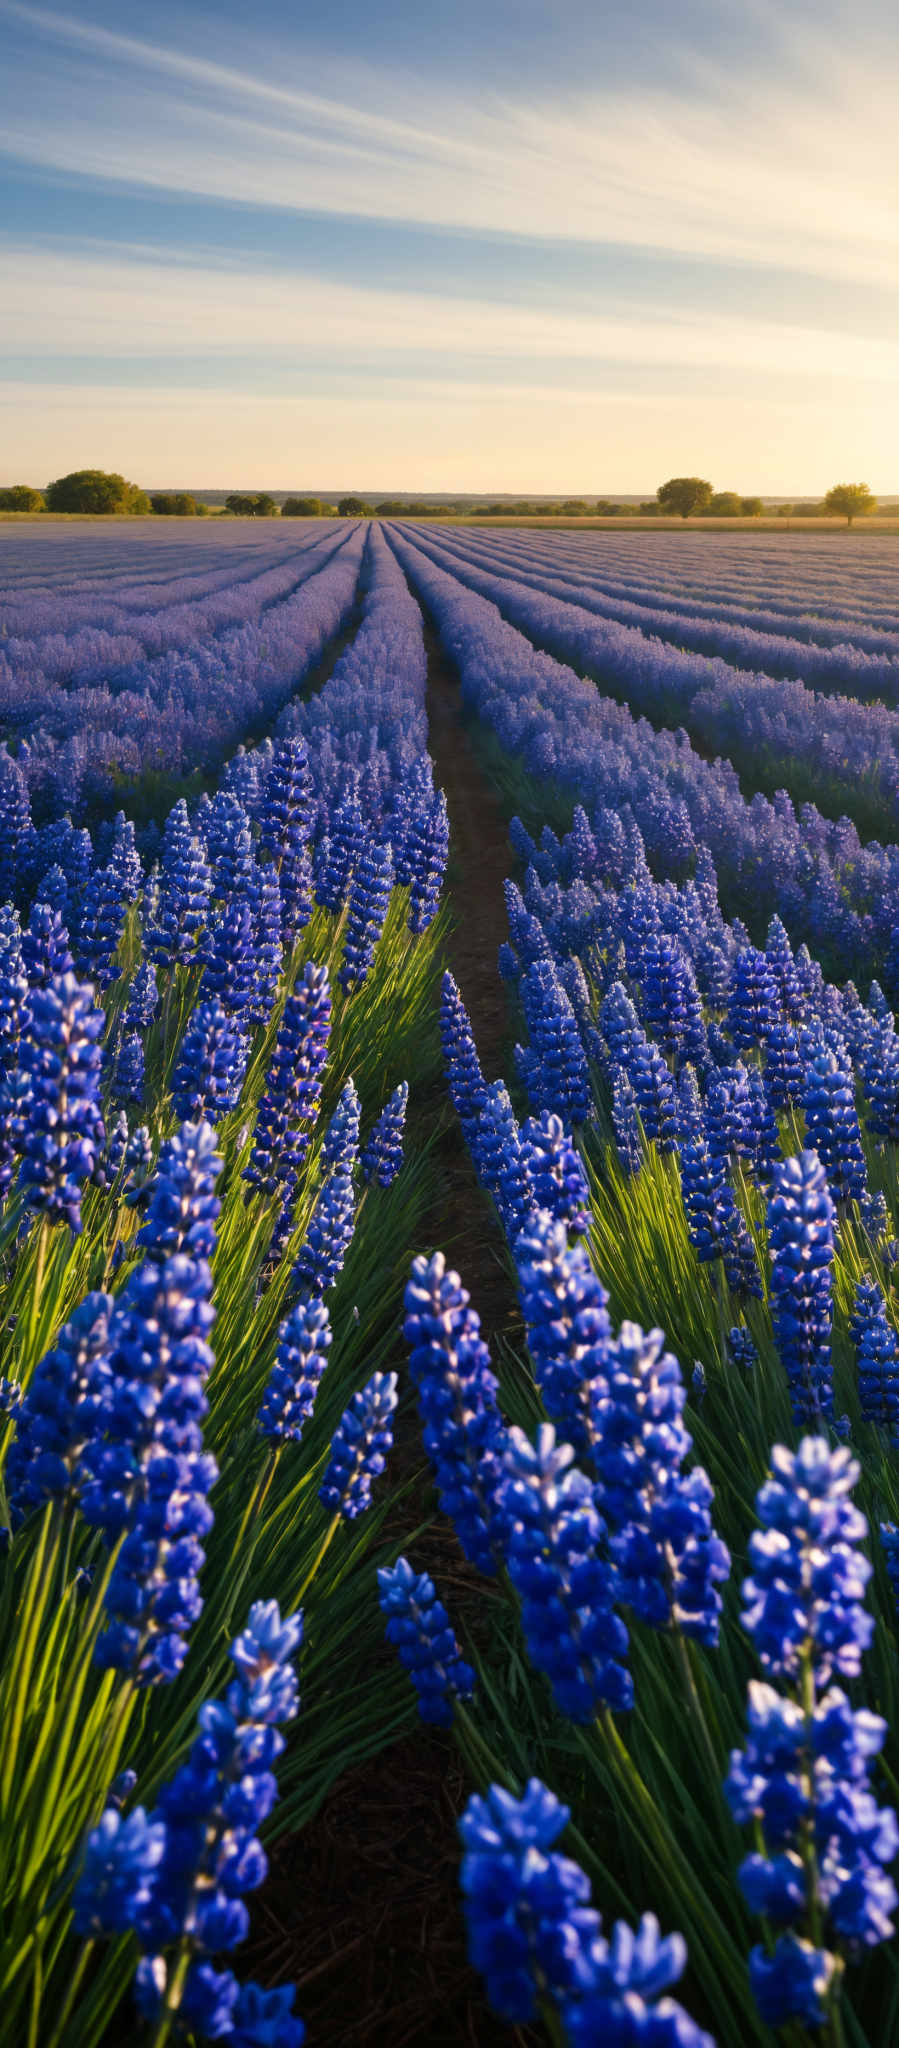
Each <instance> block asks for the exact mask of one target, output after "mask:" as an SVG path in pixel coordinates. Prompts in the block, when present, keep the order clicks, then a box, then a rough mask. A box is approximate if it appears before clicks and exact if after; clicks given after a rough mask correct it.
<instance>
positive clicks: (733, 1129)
mask: <svg viewBox="0 0 899 2048" xmlns="http://www.w3.org/2000/svg"><path fill="white" fill-rule="evenodd" d="M161 524H162V525H163V526H165V525H166V524H167V522H161ZM168 524H169V525H172V522H168ZM0 729H2V739H3V745H2V748H0V1203H2V1206H0V1293H2V1311H0V1317H2V1331H3V1354H4V1355H3V1361H2V1365H0V1373H2V1379H0V1444H2V1487H3V1501H2V1513H0V1524H2V1560H0V1572H2V1577H0V1630H2V1656H0V1694H2V1728H3V1742H2V1746H0V1814H2V1820H0V1864H2V1914H0V1996H2V2003H0V2013H2V2019H0V2041H3V2042H6V2041H8V2042H9V2043H10V2044H15V2048H19V2044H21V2048H107V2044H115V2043H118V2042H120V2041H124V2040H125V2039H126V2038H127V2039H129V2040H136V2039H142V2040H143V2041H145V2042H146V2043H147V2044H152V2048H164V2044H166V2043H169V2042H172V2043H174V2042H176V2041H187V2042H197V2043H199V2042H206V2041H227V2042H230V2043H231V2044H232V2048H299V2044H300V2043H301V2042H302V2041H303V2039H304V2038H305V2039H307V2040H308V2041H309V2042H310V2043H314V2042H316V2041H322V2042H324V2041H326V2040H327V2041H329V2042H340V2041H347V2042H355V2041H360V2042H362V2041H369V2042H371V2043H372V2044H379V2043H381V2042H386V2041H388V2040H390V2042H391V2044H392V2048H404V2044H411V2043H413V2042H425V2041H429V2042H432V2043H440V2042H444V2041H445V2042H447V2043H452V2042H454V2041H459V2042H462V2041H469V2040H470V2041H477V2042H481V2043H493V2042H501V2041H502V2040H505V2039H508V2040H509V2041H510V2042H513V2041H515V2040H517V2041H519V2042H521V2043H528V2044H534V2048H536V2044H540V2043H547V2042H548V2043H552V2044H555V2048H561V2044H563V2043H568V2044H571V2048H709V2044H710V2043H714V2042H717V2043H719V2044H720V2048H744V2044H752V2048H774V2044H776V2043H783V2044H784V2048H802V2044H805V2043H808V2044H811V2043H814V2042H823V2043H827V2044H830V2048H881V2044H885V2043H889V2042H892V2041H895V2040H896V2039H897V2038H899V1960H897V1952H896V1945H895V1934H894V1915H895V1910H896V1906H897V1904H899V1898H897V1892H896V1889H895V1885H894V1867H895V1864H896V1860H897V1856H899V1820H897V1809H899V1666H897V1634H899V1623H897V1603H899V1463H897V1459H899V1303H897V1296H896V1291H895V1285H894V1280H895V1275H896V1272H897V1269H899V1036H897V1033H896V1017H895V1012H894V1004H896V1003H897V1002H899V594H897V589H896V544H895V542H894V541H892V540H890V539H889V538H885V537H884V538H873V537H870V536H865V538H864V539H860V538H858V537H857V536H850V537H848V538H847V537H844V536H835V535H830V534H827V535H826V536H823V537H821V538H818V537H817V536H805V535H802V536H792V535H786V534H784V535H777V536H766V535H760V536H756V535H752V536H745V535H733V534H730V535H727V536H726V537H725V536H722V537H716V538H714V539H712V538H708V537H705V536H697V535H694V534H689V535H684V536H683V537H681V536H680V535H669V534H651V535H650V534H645V533H640V532H637V533H635V534H634V535H622V534H619V533H614V532H608V533H603V532H580V533H571V532H564V531H559V532H553V533H546V532H540V533H535V532H528V531H519V530H515V531H502V530H497V529H490V530H478V529H476V528H464V527H453V528H446V529H443V528H440V527H437V526H434V525H427V526H426V525H414V524H410V523H405V522H391V523H381V522H374V521H368V520H364V519H363V520H359V521H355V522H354V521H347V520H332V521H326V520H321V521H314V520H309V521H303V522H302V523H300V522H295V521H291V522H290V528H289V531H288V530H287V528H286V527H285V529H284V530H283V531H282V530H280V529H279V527H278V524H277V522H268V521H265V522H260V523H259V525H258V526H257V525H255V524H251V523H250V522H249V521H239V522H238V521H235V522H233V523H228V524H227V525H225V526H223V527H221V528H219V527H217V526H216V525H215V524H214V523H213V522H206V523H203V524H202V525H200V526H199V527H192V526H191V525H190V524H188V523H187V522H185V524H184V526H182V524H181V522H176V523H174V530H173V531H171V532H169V533H168V534H166V533H163V534H162V535H161V536H160V534H159V532H158V530H154V529H152V528H151V527H150V526H149V525H148V526H147V527H144V526H142V525H141V524H130V523H129V522H123V524H122V525H121V526H119V525H115V526H110V527H109V528H108V529H107V530H105V531H104V530H103V527H102V525H92V526H91V527H89V528H88V527H85V528H79V527H74V526H73V527H62V528H55V527H49V528H45V529H44V530H42V531H40V530H38V529H37V528H34V529H32V528H30V527H28V526H26V525H24V524H23V525H21V526H19V527H17V528H16V529H15V530H10V531H9V533H8V534H7V533H4V536H3V541H2V548H0ZM485 1067H486V1072H485ZM457 1268H458V1270H457ZM481 1305H483V1311H484V1319H483V1323H482V1320H481V1317H480V1315H479V1306H481ZM488 1336H489V1340H490V1341H488ZM423 1724H424V1725H423ZM419 1755H420V1756H421V1757H422V1758H423V1759H425V1767H426V1769H427V1771H428V1772H429V1773H430V1774H431V1779H432V1781H433V1791H434V1809H435V1816H436V1817H435V1833H436V1836H437V1844H438V1845H437V1848H436V1849H435V1851H434V1854H435V1857H436V1856H438V1855H439V1857H440V1859H441V1860H442V1862H443V1863H445V1864H446V1866H447V1868H448V1869H449V1870H450V1872H451V1886H452V1898H453V1905H452V1907H451V1916H452V1913H453V1912H455V1913H456V1914H457V1918H458V1932H457V1939H458V1948H459V1957H458V1958H455V1957H454V1954H453V1952H452V1942H453V1939H454V1937H453V1936H452V1934H451V1936H450V1941H449V1948H448V1949H447V1946H446V1943H445V1942H444V1941H443V1939H442V1937H441V1944H440V1945H439V1947H435V1950H434V1958H433V1961H432V1963H431V1964H430V1966H429V1968H428V1969H427V1971H426V1976H427V1984H428V1991H427V1995H426V1996H425V1997H424V1998H423V2000H422V2002H421V2004H420V2008H418V2009H416V2011H415V2012H414V2013H413V2012H411V2009H410V2008H409V2007H405V2008H404V2009H403V2014H402V2016H400V2015H399V2009H398V2007H397V2006H396V2005H394V2006H393V2007H391V2006H390V2003H389V2000H387V1999H386V1998H385V2000H381V2001H380V2002H379V2003H378V2004H377V2009H375V2005H374V2004H373V2005H372V2007H371V2009H370V2010H369V2011H368V2012H366V2010H365V2009H362V2010H360V2009H359V2006H358V2004H357V2005H355V2006H354V2002H353V2001H354V1997H358V1996H360V1995H361V1993H360V1992H359V1987H360V1986H364V1985H365V1984H367V1983H368V1984H370V1983H372V1982H373V1981H375V1979H374V1978H373V1977H372V1974H371V1972H372V1970H374V1969H375V1961H373V1959H372V1958H371V1957H370V1956H369V1955H368V1953H367V1949H368V1947H372V1948H377V1946H378V1943H379V1942H380V1943H381V1945H382V1946H383V1947H386V1948H390V1947H391V1944H392V1942H393V1936H392V1934H391V1927H392V1924H393V1923H392V1921H391V1911H392V1907H391V1884H392V1883H393V1882H394V1879H393V1878H392V1877H391V1873H390V1869H388V1867H387V1866H388V1861H389V1859H388V1858H387V1857H386V1854H385V1867H384V1878H383V1886H382V1885H381V1883H380V1880H379V1882H378V1884H377V1886H376V1887H375V1889H376V1891H377V1893H378V1897H377V1900H376V1901H374V1902H373V1907H374V1910H373V1911H372V1913H371V1914H368V1915H366V1916H365V1917H364V1921H363V1926H362V1931H361V1933H360V1937H359V1940H358V1942H357V1943H356V1945H355V1948H354V1950H353V1953H352V1954H351V1955H349V1956H348V1957H347V1958H346V1959H345V1960H344V1962H343V1963H341V1960H340V1955H339V1953H338V1952H337V1951H338V1946H339V1945H338V1944H336V1943H335V1951H334V1954H333V1955H332V1957H331V1959H330V1961H328V1958H327V1956H326V1957H325V1960H324V1961H318V1962H316V1964H315V1966H314V1967H313V1966H312V1965H311V1964H308V1965H307V1962H306V1961H305V1958H306V1957H307V1956H308V1953H309V1951H308V1949H307V1948H306V1947H304V1940H305V1936H304V1931H303V1928H302V1926H301V1925H300V1924H299V1920H300V1915H299V1914H298V1916H297V1922H296V1923H295V1924H293V1923H292V1924H290V1925H289V1926H288V1927H287V1931H286V1934H285V1935H284V1938H283V1939H282V1940H281V1942H280V1946H279V1949H278V1961H277V1963H276V1965H275V1966H274V1967H272V1968H268V1967H267V1966H266V1944H265V1943H264V1942H262V1941H261V1940H260V1927H261V1926H262V1924H263V1923H264V1920H265V1915H266V1911H267V1907H266V1901H267V1899H269V1897H270V1896H271V1887H272V1883H273V1874H272V1873H274V1872H278V1871H281V1870H287V1871H288V1872H289V1873H292V1875H291V1876H290V1879H289V1883H290V1884H291V1885H292V1886H293V1887H294V1889H295V1891H296V1893H297V1896H298V1898H300V1897H301V1898H302V1913H303V1915H305V1916H306V1917H307V1918H308V1917H309V1916H310V1915H312V1916H313V1917H314V1915H315V1914H316V1913H317V1916H318V1925H319V1928H320V1929H322V1928H327V1925H328V1923H329V1919H331V1918H335V1917H336V1916H337V1915H338V1913H339V1910H340V1899H339V1897H338V1896H337V1890H336V1888H335V1889H334V1891H332V1892H331V1893H330V1894H329V1893H328V1891H327V1887H325V1889H324V1891H323V1893H322V1895H321V1896H320V1897H319V1898H318V1899H315V1898H314V1897H312V1896H311V1892H310V1890H309V1889H307V1892H306V1893H303V1885H302V1871H303V1865H304V1859H305V1858H306V1857H307V1855H308V1856H310V1858H311V1854H312V1851H311V1847H310V1848H307V1845H314V1843H315V1841H316V1839H317V1837H316V1830H317V1829H319V1828H320V1826H321V1823H322V1816H323V1815H326V1814H327V1812H328V1811H329V1803H330V1802H331V1801H333V1800H334V1799H335V1798H336V1797H338V1796H339V1795H340V1787H341V1786H342V1785H344V1784H346V1783H350V1784H353V1785H357V1784H365V1785H367V1786H368V1787H370V1788H371V1791H370V1794H369V1796H368V1799H367V1804H366V1802H363V1801H360V1802H359V1803H358V1810H357V1819H356V1821H355V1822H354V1808H353V1804H352V1802H351V1803H350V1804H349V1806H347V1805H344V1807H343V1808H342V1813H343V1815H344V1816H345V1818H344V1822H343V1825H344V1828H345V1831H346V1832H347V1836H348V1839H347V1842H346V1853H347V1854H348V1855H349V1856H352V1854H353V1848H354V1843H353V1829H354V1825H356V1824H358V1826H359V1829H360V1847H361V1846H362V1844H361V1828H362V1817H361V1816H362V1810H363V1806H365V1810H366V1811H369V1812H370V1811H371V1809H372V1802H374V1810H375V1812H376V1813H377V1799H378V1789H377V1788H378V1786H379V1783H380V1782H381V1774H382V1773H386V1768H387V1760H388V1759H390V1758H395V1757H396V1756H402V1757H404V1758H409V1757H413V1758H414V1757H418V1756H419ZM395 1775H396V1774H395V1771H394V1777H395ZM460 1782H461V1783H462V1785H463V1786H464V1790H463V1792H462V1793H461V1795H457V1794H455V1793H454V1794H453V1797H452V1799H449V1797H448V1795H446V1794H445V1788H446V1786H447V1785H449V1784H452V1785H453V1786H458V1784H459V1783H460ZM401 1796H402V1794H401V1793H400V1797H401ZM448 1804H449V1805H451V1806H453V1807H454V1809H455V1810H453V1811H451V1812H449V1813H447V1811H446V1808H447V1805H448ZM347 1815H348V1818H346V1816H347ZM439 1815H442V1816H443V1818H442V1819H440V1818H439ZM393 1818H394V1821H395V1820H396V1815H395V1814H394V1817H393ZM391 1824H392V1823H391V1822H390V1817H389V1816H388V1817H387V1819H384V1818H383V1817H382V1820H381V1823H380V1825H381V1827H382V1828H383V1830H384V1834H385V1839H386V1836H387V1834H388V1833H389V1830H390V1825H391ZM441 1828H442V1829H443V1836H440V1832H439V1831H440V1829H441ZM444 1836H445V1840H444V1839H443V1837H444ZM394 1875H395V1873H394ZM422 1884H423V1890H424V1891H426V1889H427V1877H426V1874H425V1876H424V1877H423V1879H422ZM378 1915H380V1919H379V1918H378ZM378 1929H380V1930H381V1931H380V1932H378ZM373 1930H374V1931H373ZM429 1939H430V1935H429V1922H428V1916H427V1915H426V1914H425V1913H424V1911H423V1912H422V1918H421V1924H420V1926H419V1927H418V1928H417V1929H416V1930H415V1934H414V1938H413V1939H412V1940H411V1941H410V1942H409V1943H408V1947H407V1950H406V1951H403V1950H400V1951H399V1952H398V1959H397V1958H396V1957H395V1962H396V1969H397V1971H398V1973H399V1974H400V1975H402V1974H403V1973H404V1972H405V1973H406V1975H407V1976H409V1975H411V1974H412V1973H414V1972H415V1971H417V1970H419V1967H420V1961H421V1958H422V1957H423V1956H425V1957H426V1954H427V1949H428V1942H429ZM463 1944H464V1946H465V1950H466V1952H467V1957H468V1962H467V1963H466V1962H465V1959H464V1956H463V1953H462V1951H463ZM351 1946H352V1944H351ZM270 1947H271V1944H269V1948H270ZM282 1962H283V1965H284V1967H282ZM442 1973H445V1974H442ZM338 1977H341V1978H342V1982H341V1983H340V1984H338V1982H337V1979H338ZM323 1979H324V1980H326V1983H327V1987H328V1989H327V1995H325V1994H324V1993H323V1991H322V1982H323ZM460 1986H461V1988H460ZM329 2000H330V2003H329ZM428 2000H430V2003H428Z"/></svg>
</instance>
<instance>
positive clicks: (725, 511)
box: [707, 491, 743, 519]
mask: <svg viewBox="0 0 899 2048" xmlns="http://www.w3.org/2000/svg"><path fill="white" fill-rule="evenodd" d="M707 510H708V512H709V513H710V514H711V517H712V518H713V519H739V517H740V513H741V512H742V510H743V500H742V498H738V496H737V493H736V491H714V492H713V494H712V497H711V499H710V500H709V504H708V506H707Z"/></svg>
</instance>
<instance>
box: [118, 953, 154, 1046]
mask: <svg viewBox="0 0 899 2048" xmlns="http://www.w3.org/2000/svg"><path fill="white" fill-rule="evenodd" d="M158 1008H159V990H158V988H157V985H156V969H155V967H154V966H153V964H152V961H150V960H143V961H141V964H140V966H139V967H138V968H137V969H136V970H135V974H134V979H133V980H132V983H131V986H130V988H129V990H128V1002H127V1005H126V1008H125V1027H126V1029H127V1030H128V1031H145V1030H146V1028H147V1026H148V1024H152V1022H153V1019H154V1017H155V1015H156V1012H157V1010H158Z"/></svg>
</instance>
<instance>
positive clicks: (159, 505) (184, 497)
mask: <svg viewBox="0 0 899 2048" xmlns="http://www.w3.org/2000/svg"><path fill="white" fill-rule="evenodd" d="M150 504H151V506H152V508H153V511H154V512H157V513H159V514H160V516H161V517H165V518H176V519H195V518H196V516H197V501H196V498H192V497H191V494H190V492H189V491H153V492H151V494H150Z"/></svg>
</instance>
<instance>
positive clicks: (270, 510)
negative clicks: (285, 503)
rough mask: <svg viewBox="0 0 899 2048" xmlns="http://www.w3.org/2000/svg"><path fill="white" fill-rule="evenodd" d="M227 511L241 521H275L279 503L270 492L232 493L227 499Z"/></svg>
mask: <svg viewBox="0 0 899 2048" xmlns="http://www.w3.org/2000/svg"><path fill="white" fill-rule="evenodd" d="M225 510H226V512H234V513H235V514H236V516H237V517H238V518H240V519H275V518H276V517H277V513H278V503H277V499H275V498H273V497H272V495H271V492H270V491H232V492H231V493H230V495H229V496H228V497H227V498H226V499H225Z"/></svg>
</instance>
